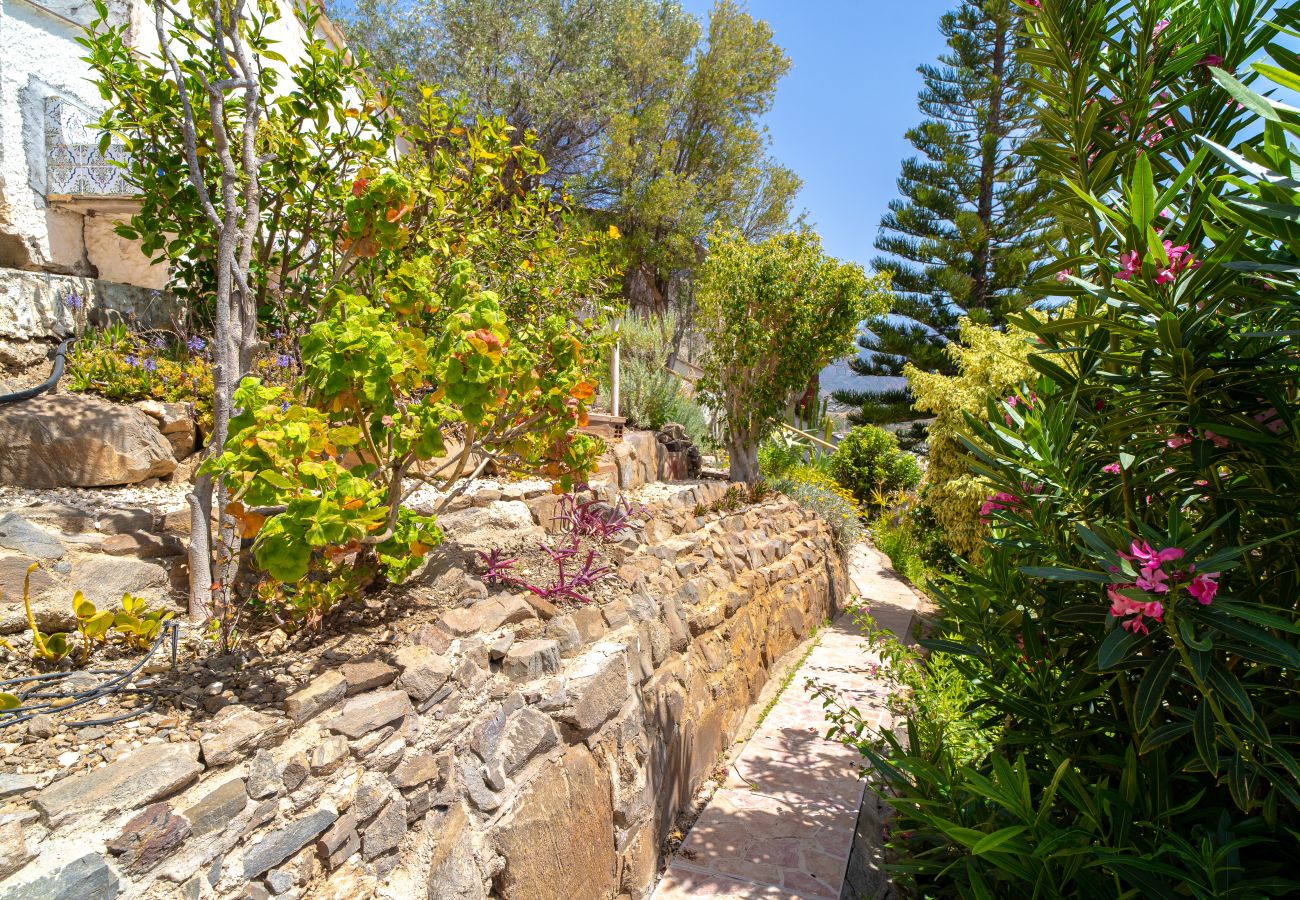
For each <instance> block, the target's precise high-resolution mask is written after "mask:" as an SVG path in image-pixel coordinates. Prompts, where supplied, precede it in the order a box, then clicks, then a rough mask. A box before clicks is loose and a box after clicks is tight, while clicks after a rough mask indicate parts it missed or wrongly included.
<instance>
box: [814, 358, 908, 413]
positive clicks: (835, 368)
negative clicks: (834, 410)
mask: <svg viewBox="0 0 1300 900" xmlns="http://www.w3.org/2000/svg"><path fill="white" fill-rule="evenodd" d="M906 384H907V379H906V378H901V377H895V376H889V375H855V374H853V371H852V370H851V369H850V368H849V362H848V358H847V357H846V358H845V359H838V360H836V361H835V362H833V363H831V364H830V365H829V366H827V367H826V368H824V369H822V373H821V396H823V397H828V396H830V394H831V393H832V392H833V391H838V390H842V389H846V388H847V389H850V390H868V389H873V390H880V389H881V388H898V387H904V386H906ZM836 405H837V404H836V403H835V402H834V401H831V406H832V407H835V406H836Z"/></svg>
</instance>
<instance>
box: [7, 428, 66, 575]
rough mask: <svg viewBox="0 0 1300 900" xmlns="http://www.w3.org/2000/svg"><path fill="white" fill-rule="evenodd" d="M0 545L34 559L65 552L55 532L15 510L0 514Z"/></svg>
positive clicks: (58, 557) (48, 557) (60, 554)
mask: <svg viewBox="0 0 1300 900" xmlns="http://www.w3.org/2000/svg"><path fill="white" fill-rule="evenodd" d="M0 409H3V407H0ZM2 465H4V464H3V463H0V466H2ZM0 547H5V548H7V549H9V550H16V551H18V552H19V553H25V554H26V555H27V556H30V557H33V558H34V559H62V558H63V554H64V552H65V550H64V547H63V541H61V540H59V536H58V535H57V534H55V533H54V532H52V531H48V530H46V529H44V528H42V527H41V526H39V525H34V524H32V523H31V522H29V521H27V519H25V518H23V517H22V516H20V515H19V514H18V513H16V512H9V513H5V514H4V515H3V516H0Z"/></svg>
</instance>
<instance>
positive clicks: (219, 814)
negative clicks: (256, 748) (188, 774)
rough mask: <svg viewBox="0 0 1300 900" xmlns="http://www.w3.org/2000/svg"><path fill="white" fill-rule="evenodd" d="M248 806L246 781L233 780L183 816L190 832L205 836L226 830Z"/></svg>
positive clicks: (208, 794) (213, 791)
mask: <svg viewBox="0 0 1300 900" xmlns="http://www.w3.org/2000/svg"><path fill="white" fill-rule="evenodd" d="M267 755H268V756H269V755H270V754H267ZM247 805H248V790H247V789H246V788H245V785H244V779H242V778H232V779H230V780H229V781H227V782H225V783H224V784H222V785H221V786H220V787H218V788H216V789H215V790H212V791H209V792H208V793H207V794H205V795H204V796H203V798H202V799H201V800H199V801H198V802H197V803H195V804H194V805H193V806H191V807H189V808H188V809H186V810H185V811H184V812H183V813H181V815H183V816H185V818H186V819H188V820H189V823H190V830H191V831H192V832H193V833H194V834H196V835H204V834H208V833H210V832H213V831H216V830H218V829H220V828H225V827H226V825H228V824H230V820H231V819H233V818H234V817H235V816H237V815H239V814H240V813H242V812H243V811H244V807H245V806H247Z"/></svg>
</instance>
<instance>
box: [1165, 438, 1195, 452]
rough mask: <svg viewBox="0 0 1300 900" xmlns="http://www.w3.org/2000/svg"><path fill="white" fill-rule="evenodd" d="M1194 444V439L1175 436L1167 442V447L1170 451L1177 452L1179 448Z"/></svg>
mask: <svg viewBox="0 0 1300 900" xmlns="http://www.w3.org/2000/svg"><path fill="white" fill-rule="evenodd" d="M1191 442H1192V439H1191V438H1190V437H1189V436H1188V435H1185V434H1175V435H1173V436H1172V437H1170V438H1168V439H1166V440H1165V446H1166V447H1168V448H1169V449H1170V450H1177V449H1178V448H1179V447H1186V446H1187V445H1188V444H1190V443H1191Z"/></svg>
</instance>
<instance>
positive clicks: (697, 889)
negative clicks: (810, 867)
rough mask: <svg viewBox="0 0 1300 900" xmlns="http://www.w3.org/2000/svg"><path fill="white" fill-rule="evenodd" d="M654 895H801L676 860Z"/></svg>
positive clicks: (758, 899)
mask: <svg viewBox="0 0 1300 900" xmlns="http://www.w3.org/2000/svg"><path fill="white" fill-rule="evenodd" d="M654 895H655V898H656V900H683V898H690V897H735V898H740V900H767V898H769V897H796V898H797V897H799V895H798V894H792V893H791V892H790V891H788V890H786V889H785V888H783V887H779V886H777V885H771V884H754V883H753V882H749V881H744V880H741V879H739V878H728V877H727V876H726V875H721V874H718V873H716V872H701V871H697V870H695V869H693V868H689V867H687V866H686V865H684V864H681V863H677V862H674V863H673V864H672V866H671V867H670V868H669V869H668V872H667V874H665V875H664V878H663V880H662V881H660V882H659V887H658V888H656V889H655V894H654Z"/></svg>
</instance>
